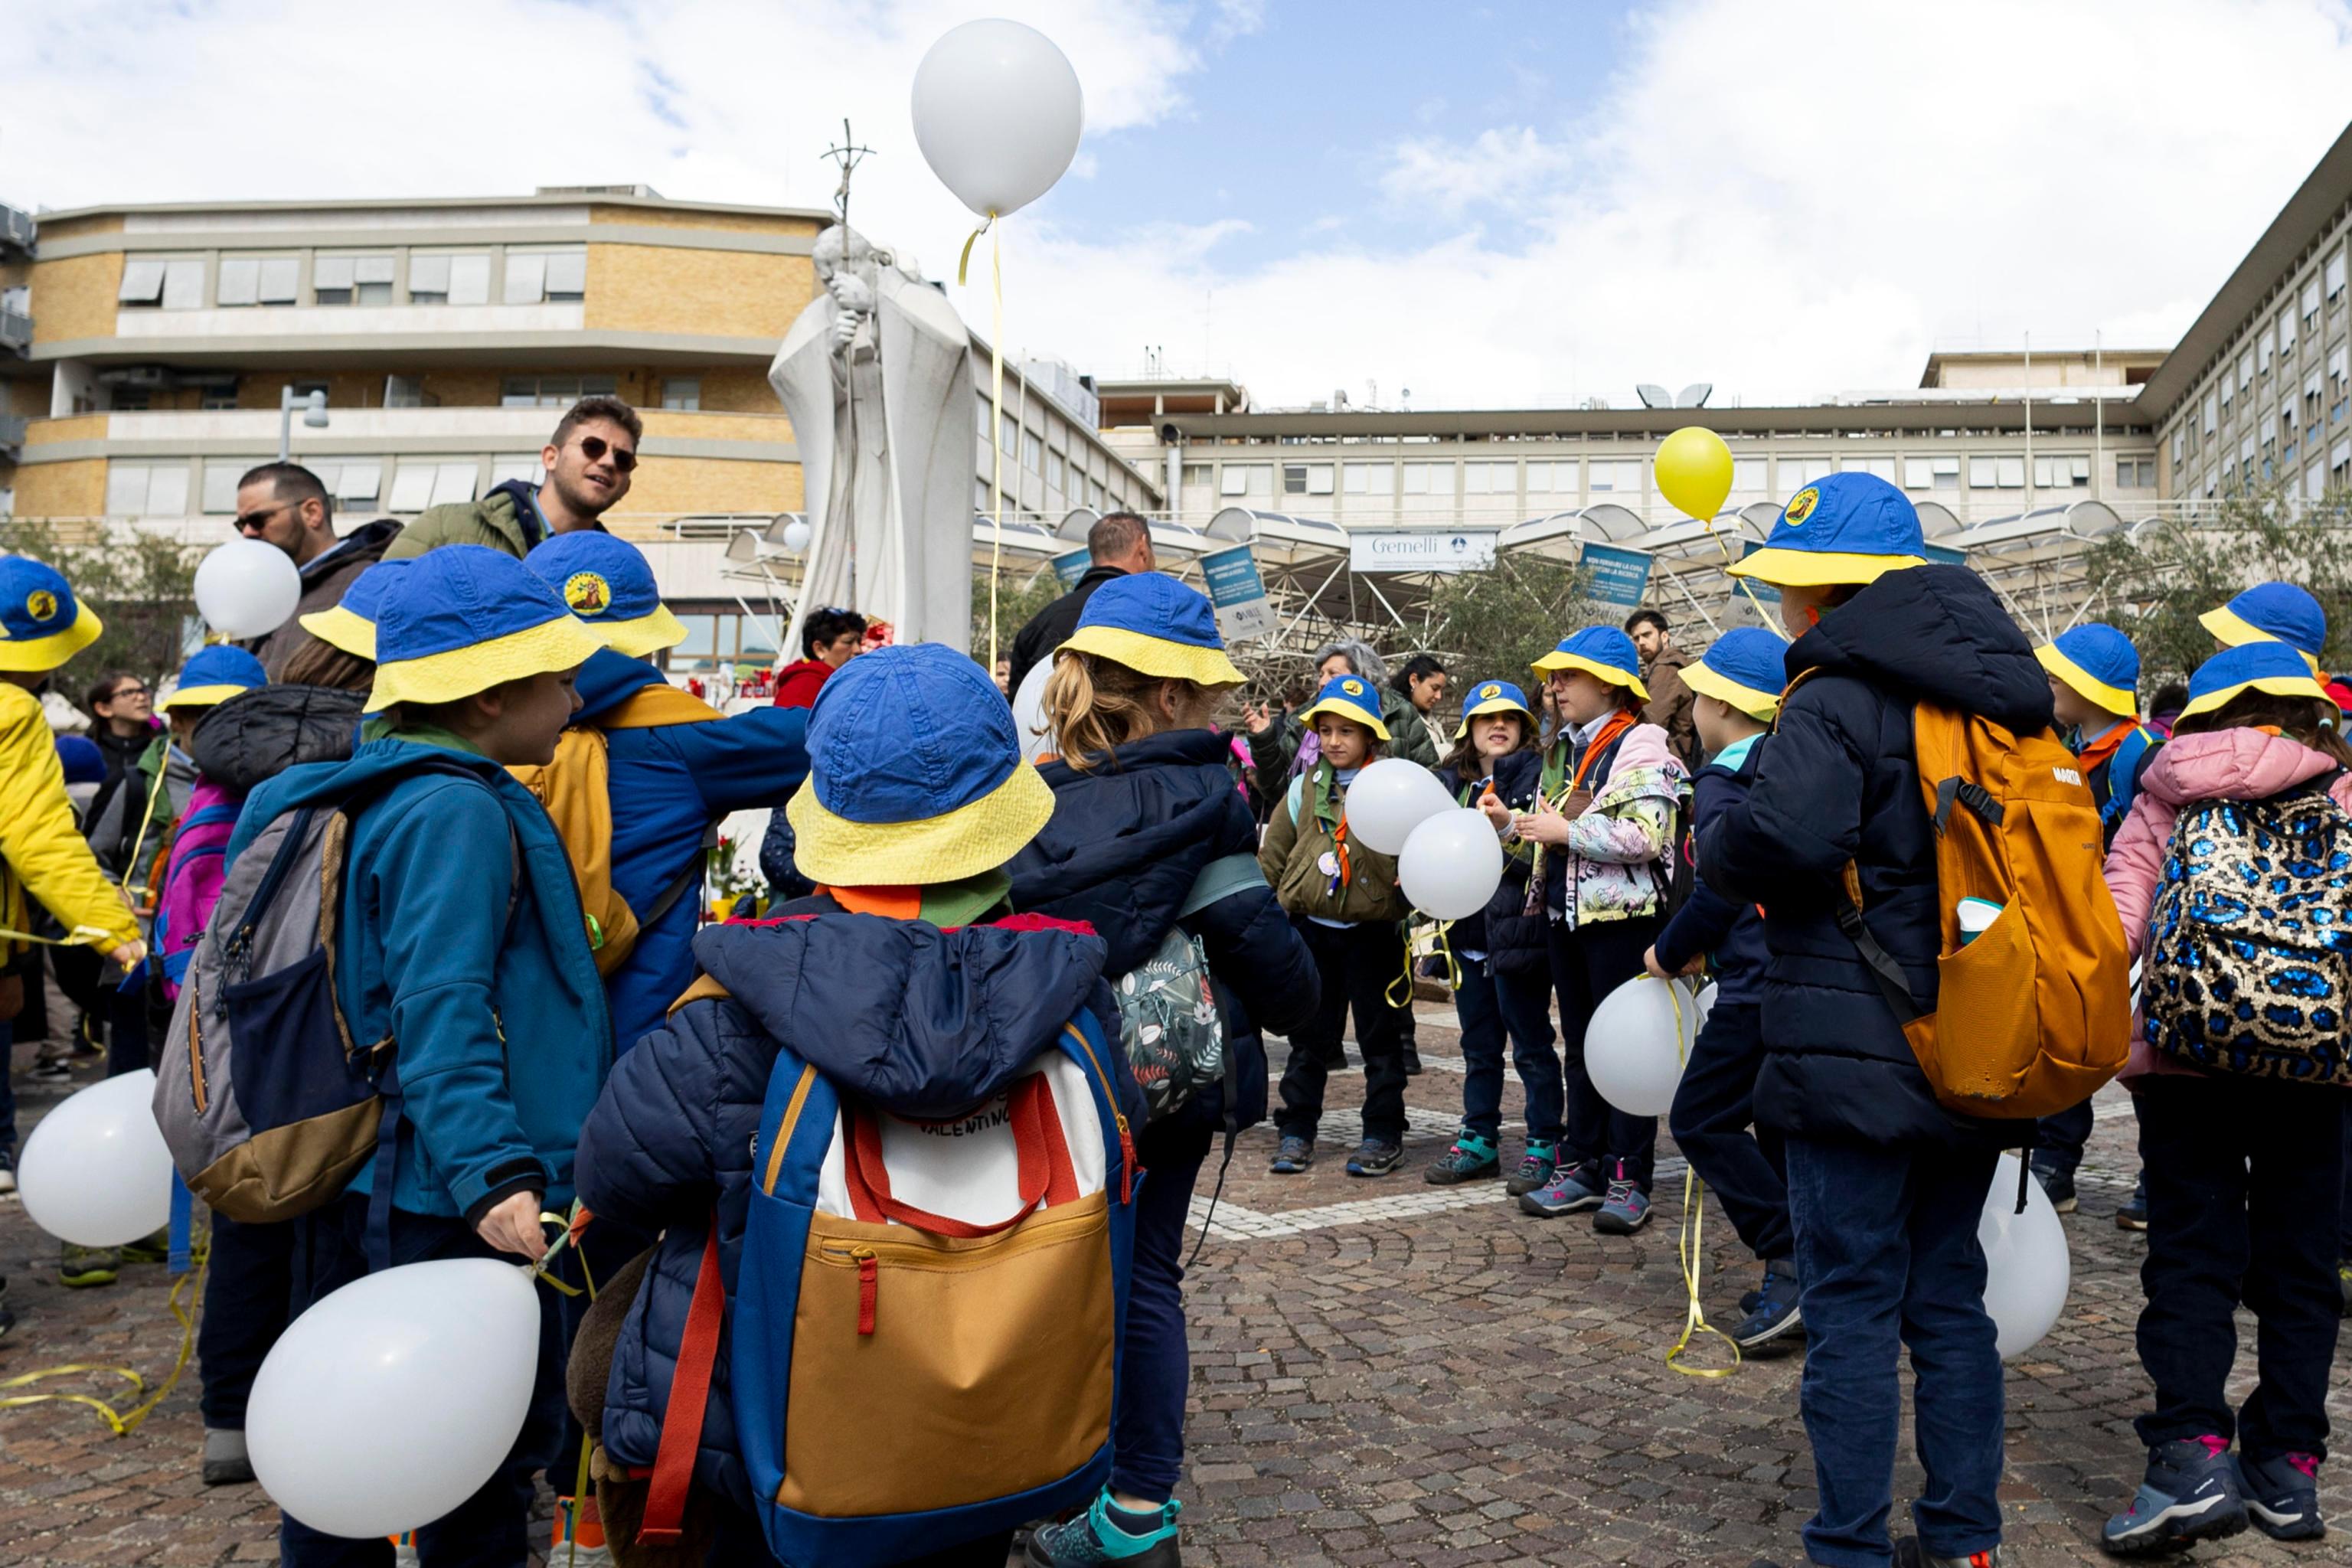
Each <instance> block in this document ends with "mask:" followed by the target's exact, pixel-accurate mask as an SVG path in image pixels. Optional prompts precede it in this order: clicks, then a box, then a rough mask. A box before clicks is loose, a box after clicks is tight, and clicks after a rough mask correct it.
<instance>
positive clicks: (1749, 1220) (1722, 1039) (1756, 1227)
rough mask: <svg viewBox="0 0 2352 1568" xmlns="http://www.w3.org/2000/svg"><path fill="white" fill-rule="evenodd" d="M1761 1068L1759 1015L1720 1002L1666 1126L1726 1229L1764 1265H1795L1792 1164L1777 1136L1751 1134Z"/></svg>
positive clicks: (1764, 1131)
mask: <svg viewBox="0 0 2352 1568" xmlns="http://www.w3.org/2000/svg"><path fill="white" fill-rule="evenodd" d="M1763 1063H1764V1033H1763V1014H1762V1010H1761V1009H1760V1008H1759V1007H1758V1006H1757V1005H1755V1004H1753V1003H1750V1002H1718V1003H1717V1004H1716V1005H1715V1006H1714V1007H1713V1008H1712V1009H1710V1010H1709V1011H1708V1013H1707V1016H1706V1027H1705V1028H1703V1029H1701V1030H1700V1031H1699V1032H1698V1038H1697V1039H1696V1041H1694V1042H1693V1043H1692V1045H1691V1054H1690V1062H1689V1064H1688V1065H1687V1066H1685V1068H1683V1081H1682V1083H1681V1085H1680V1087H1678V1088H1677V1089H1675V1108H1674V1110H1673V1111H1672V1112H1671V1113H1670V1114H1669V1115H1668V1116H1667V1118H1666V1124H1667V1126H1669V1127H1671V1128H1672V1129H1673V1130H1674V1134H1675V1146H1676V1147H1677V1148H1679V1149H1681V1150H1682V1152H1683V1157H1684V1158H1685V1159H1686V1160H1688V1161H1689V1162H1690V1163H1691V1169H1692V1170H1694V1171H1696V1172H1697V1173H1698V1179H1699V1180H1700V1181H1702V1182H1705V1183H1706V1184H1707V1185H1708V1186H1710V1187H1712V1188H1714V1189H1715V1196H1716V1201H1717V1202H1718V1203H1720V1204H1722V1205H1723V1212H1724V1213H1725V1214H1727V1215H1730V1216H1731V1228H1732V1229H1734V1230H1736V1231H1738V1233H1739V1239H1740V1240H1741V1241H1742V1242H1744V1243H1745V1244H1746V1245H1747V1247H1748V1250H1749V1251H1750V1252H1753V1253H1754V1254H1755V1255H1756V1256H1757V1257H1758V1258H1765V1259H1772V1258H1793V1257H1794V1256H1795V1247H1796V1245H1797V1239H1796V1233H1795V1232H1794V1231H1793V1230H1792V1229H1791V1228H1790V1224H1789V1162H1788V1157H1787V1153H1786V1152H1785V1150H1784V1148H1783V1145H1782V1141H1781V1138H1780V1133H1778V1132H1776V1131H1773V1130H1771V1129H1770V1128H1769V1127H1758V1128H1756V1130H1755V1131H1753V1132H1752V1133H1751V1132H1750V1131H1748V1129H1749V1127H1750V1126H1751V1125H1753V1123H1754V1122H1755V1121H1756V1071H1757V1068H1759V1067H1761V1066H1762V1065H1763Z"/></svg>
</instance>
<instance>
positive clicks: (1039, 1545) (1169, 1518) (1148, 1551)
mask: <svg viewBox="0 0 2352 1568" xmlns="http://www.w3.org/2000/svg"><path fill="white" fill-rule="evenodd" d="M1183 1506H1184V1505H1183V1504H1182V1503H1180V1502H1178V1501H1177V1500H1175V1499H1174V1498H1170V1499H1169V1500H1168V1501H1167V1502H1166V1503H1164V1504H1162V1505H1161V1506H1160V1513H1159V1519H1160V1522H1159V1523H1158V1524H1157V1525H1156V1526H1154V1527H1152V1528H1151V1529H1149V1530H1146V1531H1142V1532H1140V1533H1130V1532H1129V1531H1128V1529H1127V1528H1126V1527H1125V1526H1124V1525H1123V1524H1122V1523H1121V1522H1120V1518H1119V1517H1118V1516H1124V1517H1125V1518H1127V1519H1134V1518H1135V1517H1136V1515H1134V1514H1132V1513H1129V1511H1128V1510H1126V1509H1123V1508H1114V1507H1113V1505H1112V1503H1111V1500H1110V1494H1109V1493H1108V1492H1097V1494H1095V1500H1094V1503H1093V1506H1091V1507H1089V1508H1088V1509H1087V1511H1086V1512H1084V1513H1082V1514H1080V1515H1078V1516H1077V1517H1076V1519H1070V1520H1065V1521H1062V1522H1061V1523H1059V1524H1048V1525H1045V1526H1044V1527H1042V1528H1041V1529H1038V1530H1034V1531H1030V1534H1029V1550H1028V1554H1027V1555H1028V1560H1029V1564H1030V1568H1098V1565H1099V1564H1102V1563H1121V1564H1123V1565H1124V1568H1180V1564H1181V1563H1182V1561H1183V1560H1182V1558H1181V1557H1180V1556H1179V1555H1178V1554H1177V1550H1176V1515H1177V1512H1178V1511H1179V1510H1181V1509H1182V1508H1183Z"/></svg>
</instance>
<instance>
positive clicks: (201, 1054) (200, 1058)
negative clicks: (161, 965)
mask: <svg viewBox="0 0 2352 1568" xmlns="http://www.w3.org/2000/svg"><path fill="white" fill-rule="evenodd" d="M196 984H197V983H196V971H195V966H194V964H190V965H189V966H188V990H189V991H190V992H191V993H194V991H195V990H196ZM204 1000H205V999H204V998H203V997H202V996H198V995H194V994H191V995H190V996H189V997H188V1094H189V1098H191V1099H193V1100H194V1101H195V1102H196V1114H197V1115H199V1116H202V1115H203V1114H204V1113H205V1047H204V1042H203V1040H202V1039H201V1038H200V1037H198V1035H197V1033H196V1020H197V1019H198V1018H200V1017H202V1016H204Z"/></svg>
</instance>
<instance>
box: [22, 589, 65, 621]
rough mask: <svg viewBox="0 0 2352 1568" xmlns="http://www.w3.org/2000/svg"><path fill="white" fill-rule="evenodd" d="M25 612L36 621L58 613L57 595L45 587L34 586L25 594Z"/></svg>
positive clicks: (44, 619)
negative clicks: (30, 591)
mask: <svg viewBox="0 0 2352 1568" xmlns="http://www.w3.org/2000/svg"><path fill="white" fill-rule="evenodd" d="M25 613H26V615H28V616H32V617H33V618H34V619H35V620H37V621H46V620H47V619H49V618H50V617H51V616H55V615H56V614H57V613H58V596H57V595H55V594H52V593H50V592H49V591H48V590H47V588H36V589H34V590H33V591H32V593H30V594H28V595H26V598H25Z"/></svg>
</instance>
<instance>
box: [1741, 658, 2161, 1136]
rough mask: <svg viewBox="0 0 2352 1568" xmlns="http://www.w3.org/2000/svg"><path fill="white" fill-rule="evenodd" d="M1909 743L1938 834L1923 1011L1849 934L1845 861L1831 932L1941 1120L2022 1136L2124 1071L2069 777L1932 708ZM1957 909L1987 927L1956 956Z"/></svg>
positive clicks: (2106, 925) (2082, 798)
mask: <svg viewBox="0 0 2352 1568" xmlns="http://www.w3.org/2000/svg"><path fill="white" fill-rule="evenodd" d="M1800 679H1802V678H1801V677H1800ZM1790 689H1791V690H1793V689H1794V686H1793V685H1792V686H1791V688H1790ZM1786 710H1787V703H1786V700H1785V699H1784V700H1783V702H1782V711H1784V712H1785V711H1786ZM1911 736H1912V750H1913V753H1914V756H1915V758H1916V763H1917V765H1918V769H1919V787H1920V790H1921V793H1922V794H1923V795H1925V796H1926V800H1927V813H1928V816H1929V818H1930V820H1931V821H1932V822H1933V824H1934V826H1935V830H1936V899H1937V911H1938V913H1937V919H1938V923H1939V928H1940V940H1939V942H1938V943H1937V960H1936V968H1937V976H1938V978H1937V998H1936V1001H1937V1005H1936V1007H1935V1008H1934V1010H1932V1011H1929V1010H1926V1009H1923V1008H1922V1007H1921V1006H1920V1005H1919V1004H1918V1002H1917V1000H1916V998H1915V997H1914V996H1913V995H1912V994H1911V988H1910V983H1909V981H1908V980H1907V979H1906V976H1905V974H1904V972H1903V967H1902V965H1901V964H1899V963H1896V962H1895V959H1894V958H1893V957H1892V956H1890V955H1889V954H1888V953H1887V952H1886V950H1885V948H1883V947H1881V946H1880V945H1879V943H1878V940H1877V938H1875V937H1874V936H1873V935H1871V933H1870V928H1869V927H1868V926H1867V925H1865V924H1864V922H1863V919H1862V885H1861V880H1860V877H1859V874H1858V873H1857V871H1856V870H1855V868H1854V866H1853V863H1852V862H1851V861H1849V862H1848V863H1847V865H1846V868H1845V889H1846V898H1847V900H1848V901H1847V902H1846V903H1845V904H1844V905H1843V906H1841V907H1840V909H1839V911H1838V924H1839V927H1840V929H1842V930H1843V931H1844V932H1845V933H1846V935H1847V937H1848V938H1849V939H1850V940H1851V941H1852V942H1853V944H1854V946H1855V947H1856V948H1857V949H1859V950H1860V951H1861V953H1862V957H1863V960H1864V963H1867V964H1868V965H1869V967H1870V971H1871V973H1872V975H1873V977H1874V978H1875V979H1876V980H1877V982H1878V986H1879V989H1880V990H1881V991H1882V992H1884V993H1885V996H1886V1001H1887V1005H1889V1006H1890V1007H1892V1008H1893V1009H1894V1010H1895V1019H1896V1021H1897V1022H1898V1023H1900V1024H1901V1025H1902V1026H1903V1035H1904V1037H1905V1038H1906V1039H1907V1040H1908V1041H1909V1042H1910V1043H1911V1050H1912V1054H1913V1055H1915V1056H1916V1057H1917V1058H1919V1070H1920V1071H1922V1072H1923V1073H1925V1074H1927V1083H1928V1087H1929V1088H1931V1089H1934V1091H1935V1094H1936V1099H1937V1101H1938V1102H1939V1103H1940V1104H1942V1105H1943V1106H1944V1107H1945V1108H1946V1109H1947V1110H1956V1111H1959V1112H1961V1113H1962V1114H1964V1115H1968V1116H1979V1117H1994V1118H2003V1119H2015V1120H2021V1119H2024V1118H2027V1117H2040V1116H2048V1115H2051V1114H2053V1113H2054V1112H2056V1111H2060V1110H2065V1109H2067V1108H2068V1107H2069V1106H2074V1105H2079V1104H2081V1103H2082V1102H2083V1101H2084V1100H2088V1099H2089V1098H2090V1097H2091V1096H2092V1095H2093V1094H2095V1093H2096V1092H2097V1091H2098V1089H2099V1087H2100V1086H2101V1085H2102V1084H2104V1083H2105V1082H2106V1081H2107V1080H2108V1079H2111V1078H2113V1077H2115V1076H2116V1072H2117V1071H2119V1070H2120V1069H2121V1068H2122V1067H2123V1065H2124V1058H2125V1056H2126V1053H2127V1051H2128V1050H2129V1048H2130V1042H2131V983H2130V969H2131V965H2130V961H2129V959H2128V958H2127V957H2126V953H2125V949H2124V931H2123V922H2122V921H2121V920H2120V919H2118V918H2117V916H2116V905H2115V900H2114V899H2113V898H2112V897H2110V896H2109V895H2108V892H2107V884H2106V879H2105V878H2104V877H2103V876H2102V875H2101V874H2100V868H2101V867H2102V865H2103V863H2104V859H2105V857H2104V854H2103V852H2102V847H2101V846H2102V840H2101V835H2100V828H2099V813H2098V808H2097V807H2096V806H2095V805H2092V804H2091V792H2090V789H2089V787H2088V786H2087V785H2086V784H2084V782H2083V774H2082V771H2081V768H2080V766H2079V764H2078V763H2077V762H2076V761H2075V757H2074V753H2073V752H2070V751H2068V750H2067V749H2066V748H2065V747H2064V746H2063V745H2062V744H2060V743H2059V742H2058V740H2057V738H2056V737H2055V736H2054V735H2053V734H2052V733H2051V732H2050V731H2047V730H2044V731H2042V732H2040V733H2038V734H2032V735H2015V734H2011V732H2010V731H2008V730H2007V729H2005V728H2003V727H2002V726H2001V725H2000V724H1997V723H1995V722H1993V721H1991V720H1990V719H1986V718H1982V717H1979V716H1978V715H1976V714H1973V713H1963V712H1960V711H1959V710H1957V709H1952V708H1947V707H1944V706H1942V705H1940V704H1937V703H1932V702H1922V703H1920V704H1919V705H1918V706H1917V707H1916V709H1914V710H1913V712H1912V718H1911ZM1968 898H1975V899H1982V900H1987V901H1988V902H1990V903H1995V904H1999V905H2000V910H2001V912H2000V916H1999V917H1998V918H1997V919H1995V920H1994V921H1993V922H1992V924H1991V925H1990V927H1988V928H1987V929H1986V930H1985V931H1983V932H1982V933H1981V934H1979V935H1978V936H1977V937H1976V938H1975V939H1974V940H1972V941H1971V942H1969V943H1968V944H1967V945H1966V946H1963V945H1961V942H1960V928H1959V913H1958V905H1959V901H1960V900H1962V899H1968Z"/></svg>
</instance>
